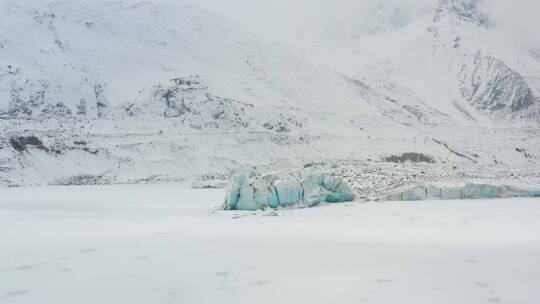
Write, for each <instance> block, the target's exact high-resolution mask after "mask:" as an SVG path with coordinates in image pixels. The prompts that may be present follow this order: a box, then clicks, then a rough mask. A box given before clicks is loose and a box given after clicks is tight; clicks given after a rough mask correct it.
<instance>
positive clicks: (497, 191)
mask: <svg viewBox="0 0 540 304" xmlns="http://www.w3.org/2000/svg"><path fill="white" fill-rule="evenodd" d="M539 196H540V191H532V190H526V189H520V188H517V187H513V186H508V185H488V184H472V183H469V184H466V185H463V186H454V187H451V186H450V187H449V186H446V187H441V186H436V185H425V186H415V187H412V188H408V189H401V190H398V191H396V192H394V193H391V194H389V195H387V196H386V197H385V198H384V199H385V200H390V201H421V200H455V199H485V198H510V197H539Z"/></svg>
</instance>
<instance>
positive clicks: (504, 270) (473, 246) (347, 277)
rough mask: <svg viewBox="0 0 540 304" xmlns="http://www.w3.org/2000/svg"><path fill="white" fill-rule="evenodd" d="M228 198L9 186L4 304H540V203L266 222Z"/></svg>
mask: <svg viewBox="0 0 540 304" xmlns="http://www.w3.org/2000/svg"><path fill="white" fill-rule="evenodd" d="M224 195H225V194H224V191H223V190H193V189H184V188H181V187H178V186H169V185H168V186H100V187H97V186H96V187H44V188H13V189H0V303H10V304H11V303H14V304H15V303H54V304H64V303H69V304H73V303H77V304H83V303H89V304H90V303H92V304H95V303H114V304H117V303H129V304H136V303H141V304H143V303H144V304H148V303H155V304H158V303H170V304H174V303H189V304H194V303H413V304H419V303H426V304H433V303H437V304H443V303H448V304H450V303H452V304H453V303H462V304H463V303H475V304H477V303H512V304H516V303H531V304H536V303H540V288H538V287H539V286H540V199H532V198H526V199H508V200H491V201H488V200H480V201H437V202H399V203H373V204H356V203H352V204H346V205H343V204H341V205H326V206H321V207H317V208H313V209H300V210H281V211H278V214H279V216H265V215H263V214H262V213H259V214H254V213H252V212H225V211H218V210H217V209H216V208H217V207H218V206H219V205H220V204H221V203H222V201H223V198H224Z"/></svg>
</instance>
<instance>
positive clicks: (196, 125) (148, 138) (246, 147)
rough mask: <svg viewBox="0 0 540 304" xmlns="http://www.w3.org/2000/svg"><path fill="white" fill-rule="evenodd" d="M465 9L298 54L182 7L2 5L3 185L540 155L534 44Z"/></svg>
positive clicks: (533, 160)
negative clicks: (507, 41)
mask: <svg viewBox="0 0 540 304" xmlns="http://www.w3.org/2000/svg"><path fill="white" fill-rule="evenodd" d="M463 3H465V2H460V1H442V2H440V3H439V2H437V3H435V1H431V3H420V2H419V4H416V3H415V4H414V6H412V7H410V8H404V7H402V6H398V8H397V11H395V9H396V8H395V6H392V5H390V6H384V5H383V6H381V5H379V6H377V10H378V13H377V14H374V17H373V18H372V19H367V21H366V22H364V23H363V24H362V25H361V26H359V27H357V28H356V29H355V30H354V31H352V32H351V35H350V37H349V38H348V39H346V40H345V41H344V42H341V43H339V44H338V43H334V42H333V43H332V45H330V46H318V47H312V48H310V49H309V52H307V53H305V54H303V55H301V56H298V55H292V54H291V53H289V52H287V51H286V50H283V49H282V48H280V47H278V46H274V45H266V44H262V43H260V42H257V39H256V38H253V36H252V35H250V34H246V33H245V32H244V31H243V30H242V29H239V28H238V27H236V26H235V25H234V24H230V23H229V22H227V21H225V20H224V19H222V18H221V17H218V16H216V15H215V14H213V13H209V12H206V11H204V10H201V9H199V8H197V7H194V6H189V5H184V4H181V3H163V4H160V3H148V2H141V3H133V2H132V1H115V2H99V1H98V2H95V1H55V2H51V1H1V2H0V11H2V12H3V18H2V19H1V20H0V25H1V26H0V117H1V120H0V132H1V134H2V136H0V184H3V185H27V184H85V183H117V182H146V181H149V182H154V181H177V180H182V179H186V178H187V179H191V178H200V179H206V180H208V179H216V178H217V179H220V178H222V177H225V176H227V174H229V173H230V172H231V171H232V170H235V169H237V168H239V167H242V166H246V165H263V164H271V163H277V162H279V163H284V162H285V163H289V164H294V165H304V164H306V163H311V162H314V161H315V162H317V161H320V162H328V161H335V160H340V161H365V162H372V161H380V160H385V159H393V158H391V157H390V158H388V157H389V156H397V158H398V159H399V158H400V157H399V156H400V155H405V156H407V155H409V156H410V155H411V154H410V153H414V154H412V155H416V156H415V157H414V158H415V159H417V160H421V159H428V160H430V162H435V163H437V164H441V165H442V164H449V165H451V166H453V165H454V164H462V163H464V164H479V165H488V164H489V165H494V164H507V165H513V166H516V165H523V166H530V165H531V164H537V162H538V159H539V158H540V151H538V147H539V145H538V142H539V141H540V138H539V136H538V135H537V134H538V133H537V132H538V119H539V117H540V114H539V112H538V107H539V99H538V96H539V91H538V89H539V86H538V82H535V81H536V80H535V78H534V77H533V76H534V75H538V74H534V73H535V72H538V71H540V67H539V65H540V61H539V60H538V56H537V55H536V57H535V54H537V53H535V52H534V51H531V52H528V53H524V54H521V55H520V57H513V56H511V55H508V54H510V53H509V52H508V49H510V50H513V48H511V47H505V48H502V47H501V48H498V45H490V43H491V42H492V41H493V39H491V38H489V37H499V35H501V34H500V31H499V30H498V24H497V21H496V20H493V19H492V18H491V16H490V15H489V14H488V13H484V11H483V10H482V9H483V8H482V7H481V3H479V2H475V1H473V2H471V1H468V2H466V3H468V4H463ZM484 38H485V39H484ZM484 40H485V41H484ZM539 45H540V44H539ZM496 51H501V53H503V54H506V55H505V56H507V57H505V56H502V55H500V54H499V53H497V52H496ZM516 58H517V59H516ZM531 75H532V76H531ZM523 126H526V127H523ZM449 127H451V130H452V132H448V129H449ZM405 158H406V157H405Z"/></svg>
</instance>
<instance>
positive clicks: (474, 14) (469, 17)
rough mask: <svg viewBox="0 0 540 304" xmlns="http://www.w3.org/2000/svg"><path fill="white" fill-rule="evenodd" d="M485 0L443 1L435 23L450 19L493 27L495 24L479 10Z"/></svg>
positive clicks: (436, 13) (435, 17)
mask: <svg viewBox="0 0 540 304" xmlns="http://www.w3.org/2000/svg"><path fill="white" fill-rule="evenodd" d="M482 2H483V0H443V1H441V4H440V5H439V7H438V8H437V11H436V12H435V16H434V18H433V21H434V22H440V21H441V20H443V19H445V18H447V17H450V18H456V19H457V20H460V21H463V22H469V23H473V24H476V25H479V26H482V27H491V26H492V25H493V22H492V21H491V20H490V18H489V16H488V15H487V14H485V13H484V12H482V11H481V10H480V8H479V6H480V4H481V3H482Z"/></svg>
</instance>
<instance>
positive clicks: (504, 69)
mask: <svg viewBox="0 0 540 304" xmlns="http://www.w3.org/2000/svg"><path fill="white" fill-rule="evenodd" d="M468 66H472V67H473V68H472V69H471V68H468ZM461 70H462V72H461V74H460V77H461V79H462V80H461V94H462V96H463V97H464V98H465V99H466V100H468V101H469V102H470V103H471V104H472V105H473V106H475V107H476V108H477V109H479V110H481V111H484V112H486V111H487V112H493V113H494V112H498V111H504V112H507V113H510V114H520V113H521V114H522V115H521V116H529V117H532V116H533V115H534V113H533V112H534V105H535V104H537V103H539V102H540V101H539V98H538V97H536V96H535V95H534V94H533V91H532V90H531V88H530V87H529V85H528V84H527V82H526V81H525V79H524V78H523V76H522V75H521V74H519V73H518V72H516V71H514V70H512V69H511V68H509V67H508V66H507V65H506V64H505V63H504V62H503V61H502V60H499V59H497V58H494V57H491V56H484V55H483V54H482V53H481V52H477V53H476V54H475V55H474V57H473V58H472V61H471V62H466V63H465V64H464V66H463V67H462V69H461ZM529 110H532V112H531V111H529ZM527 112H530V113H527Z"/></svg>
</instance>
